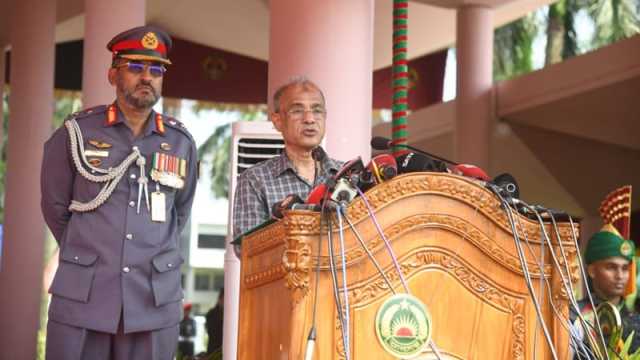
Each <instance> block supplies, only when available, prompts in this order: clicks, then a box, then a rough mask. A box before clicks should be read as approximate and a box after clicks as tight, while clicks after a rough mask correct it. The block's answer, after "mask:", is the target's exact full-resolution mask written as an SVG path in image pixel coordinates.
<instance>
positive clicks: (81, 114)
mask: <svg viewBox="0 0 640 360" xmlns="http://www.w3.org/2000/svg"><path fill="white" fill-rule="evenodd" d="M105 111H107V105H98V106H94V107H90V108H88V109H84V110H80V111H76V112H74V113H72V114H71V115H69V116H67V118H66V120H69V119H72V118H75V119H76V120H79V119H82V118H84V117H87V116H89V115H95V114H101V113H104V112H105Z"/></svg>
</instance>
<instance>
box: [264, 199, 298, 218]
mask: <svg viewBox="0 0 640 360" xmlns="http://www.w3.org/2000/svg"><path fill="white" fill-rule="evenodd" d="M294 204H302V199H301V198H300V196H298V195H296V194H289V195H287V196H285V198H284V199H282V200H280V201H278V202H277V203H275V204H273V208H272V209H271V216H272V217H273V218H276V219H282V218H283V217H284V210H287V209H291V208H292V207H293V205H294Z"/></svg>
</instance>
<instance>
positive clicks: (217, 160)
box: [194, 102, 267, 199]
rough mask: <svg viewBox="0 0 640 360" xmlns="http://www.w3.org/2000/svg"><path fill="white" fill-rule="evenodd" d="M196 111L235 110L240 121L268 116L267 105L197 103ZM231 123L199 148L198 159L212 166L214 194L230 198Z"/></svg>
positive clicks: (212, 188) (214, 133) (222, 127)
mask: <svg viewBox="0 0 640 360" xmlns="http://www.w3.org/2000/svg"><path fill="white" fill-rule="evenodd" d="M194 110H195V111H196V113H199V112H201V111H204V110H216V111H219V112H234V113H236V114H237V115H238V120H239V121H256V120H259V119H262V118H265V117H266V111H267V108H266V105H242V104H214V103H203V102H198V103H196V106H195V109H194ZM230 155H231V124H225V125H222V126H219V127H217V128H216V130H215V131H214V132H213V134H211V136H209V138H208V139H207V140H206V141H205V142H204V143H203V144H202V145H200V147H199V148H198V160H200V161H201V164H205V166H210V168H211V191H212V192H213V194H214V196H216V197H221V198H227V199H228V198H229V174H230V172H231V168H230V163H231V161H230V160H231V158H230Z"/></svg>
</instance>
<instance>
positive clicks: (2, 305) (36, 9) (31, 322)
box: [0, 0, 56, 359]
mask: <svg viewBox="0 0 640 360" xmlns="http://www.w3.org/2000/svg"><path fill="white" fill-rule="evenodd" d="M12 10H13V14H12V16H11V45H12V48H11V50H12V51H11V98H10V100H9V107H10V111H11V116H10V119H9V137H8V138H9V140H8V143H7V146H8V148H7V149H8V160H7V172H6V174H7V178H6V191H5V194H6V198H5V230H4V244H3V247H4V248H3V251H2V265H1V266H2V268H1V270H0V294H2V295H1V296H0V329H3V330H2V336H0V359H35V358H36V334H37V331H38V326H39V317H40V300H41V298H42V273H43V265H42V264H43V251H44V240H45V224H44V220H43V219H42V215H41V212H40V165H41V162H42V145H43V143H44V141H45V140H46V138H47V137H48V136H49V135H50V134H51V131H52V128H53V125H52V118H53V101H54V99H53V71H54V61H55V57H54V53H55V43H54V33H55V19H56V3H55V1H39V0H22V1H14V2H13V9H12Z"/></svg>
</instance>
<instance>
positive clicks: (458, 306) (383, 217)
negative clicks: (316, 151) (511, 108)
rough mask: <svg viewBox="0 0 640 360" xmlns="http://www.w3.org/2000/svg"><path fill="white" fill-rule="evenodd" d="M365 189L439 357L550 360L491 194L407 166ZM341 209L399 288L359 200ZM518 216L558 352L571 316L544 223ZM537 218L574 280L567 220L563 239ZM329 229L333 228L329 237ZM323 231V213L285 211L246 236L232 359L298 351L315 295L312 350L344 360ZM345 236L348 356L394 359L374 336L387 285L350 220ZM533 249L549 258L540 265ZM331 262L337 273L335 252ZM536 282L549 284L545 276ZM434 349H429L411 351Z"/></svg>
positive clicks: (562, 352)
mask: <svg viewBox="0 0 640 360" xmlns="http://www.w3.org/2000/svg"><path fill="white" fill-rule="evenodd" d="M366 196H367V198H368V200H369V203H370V204H371V206H372V208H373V209H374V212H375V214H376V217H377V219H378V222H379V223H380V225H381V227H382V229H383V231H384V233H385V235H386V237H387V239H389V241H390V242H391V245H392V247H393V249H394V252H395V254H396V256H397V258H398V261H399V263H400V268H401V271H402V273H403V275H404V278H405V279H406V280H407V283H408V286H409V288H410V291H411V293H412V294H413V295H414V296H416V297H418V298H419V299H420V300H421V301H422V302H423V303H424V304H425V305H426V306H427V308H428V310H429V312H430V314H431V318H432V321H433V323H432V326H433V331H432V336H431V339H432V340H433V342H434V343H435V345H436V346H437V348H438V349H439V351H440V354H441V355H442V358H445V359H509V360H514V359H517V360H520V359H523V360H524V359H533V355H534V347H536V350H535V351H536V353H537V359H551V352H550V350H549V347H548V345H547V343H546V342H545V339H544V336H543V333H542V331H541V329H540V327H539V326H538V327H537V328H536V323H537V318H536V313H535V308H534V306H533V301H532V299H531V296H530V294H529V291H528V289H527V286H526V283H525V278H524V272H523V270H522V266H521V263H520V260H519V257H518V254H517V252H516V246H515V243H514V240H513V235H512V231H511V227H510V224H509V222H508V218H507V215H506V214H505V211H504V210H503V209H502V208H501V207H500V202H499V200H498V199H497V197H496V196H495V195H494V194H493V193H491V192H490V191H488V190H487V189H485V188H483V187H481V186H479V185H477V184H476V183H475V182H473V181H472V180H469V179H466V178H462V177H459V176H454V175H449V174H442V173H412V174H406V175H402V176H398V177H396V178H394V179H393V180H391V181H389V182H386V183H383V184H381V185H379V186H377V187H375V188H373V189H371V190H370V191H369V192H367V194H366ZM514 213H515V212H514ZM332 216H335V214H334V215H332ZM347 216H348V217H349V219H350V220H351V222H352V223H353V224H354V226H355V227H356V228H357V230H358V232H359V233H360V234H361V236H362V238H363V239H364V241H365V243H366V244H367V247H368V248H369V250H370V251H371V252H372V253H373V254H374V256H375V257H376V259H377V260H378V262H379V263H380V265H381V266H382V268H383V270H384V271H385V273H386V274H387V276H388V277H389V279H390V280H391V284H392V285H393V286H394V288H395V290H396V291H397V292H403V287H402V284H401V282H400V279H399V276H398V273H397V272H396V270H395V268H394V265H393V263H392V261H391V257H390V256H389V254H388V253H387V251H386V249H385V245H384V243H383V241H382V239H381V238H380V236H378V233H377V231H376V229H375V227H374V226H373V222H372V221H371V219H370V217H369V213H368V211H367V208H366V206H365V204H364V201H363V199H361V198H356V199H355V200H354V201H353V202H352V203H351V204H350V205H349V206H348V207H347ZM516 216H517V218H516V221H515V224H516V227H517V230H518V233H519V234H520V237H521V242H522V243H523V247H524V250H525V255H526V261H527V265H528V268H529V270H530V271H529V273H530V276H531V278H532V280H533V285H534V290H535V293H536V295H537V296H538V298H539V301H540V303H541V308H542V313H543V317H544V319H545V323H546V324H547V325H548V327H549V330H550V333H551V337H552V340H553V342H554V344H555V351H556V353H557V355H558V357H559V358H561V359H566V358H567V357H568V342H569V336H568V332H567V329H566V324H565V323H564V322H563V321H562V320H561V318H563V319H567V318H568V300H567V293H566V291H565V290H564V287H563V284H562V278H563V276H562V274H560V273H559V272H558V270H557V269H556V268H555V267H554V266H552V265H551V262H550V261H549V259H550V256H551V255H550V249H549V247H548V246H547V245H546V243H545V245H542V242H543V241H544V238H543V237H542V236H543V235H542V233H541V227H540V224H539V223H538V222H537V221H532V220H530V219H528V218H526V217H523V216H521V215H516ZM345 225H346V224H345ZM545 227H546V229H547V232H548V233H549V234H550V235H551V242H552V244H553V247H554V251H555V253H556V254H559V253H560V250H559V246H560V245H562V246H563V250H564V252H565V254H566V258H567V261H568V262H569V264H568V268H569V270H570V274H569V275H570V277H571V278H572V281H577V279H578V270H579V269H578V266H577V263H576V261H577V260H576V249H575V246H574V245H573V241H571V239H572V236H573V234H572V233H571V232H572V228H571V226H569V224H567V223H562V222H559V223H558V230H559V231H558V232H559V234H560V236H559V237H558V236H557V235H556V233H555V231H554V229H553V228H552V226H551V225H550V224H545ZM336 228H337V225H334V226H333V234H334V238H335V239H337V238H338V236H337V229H336ZM320 233H321V229H320V215H319V213H316V212H311V211H289V212H287V213H286V215H285V218H284V219H283V220H281V221H279V222H277V223H274V224H271V225H269V226H267V227H265V228H263V229H260V230H258V231H256V232H255V233H253V234H251V235H249V236H247V237H245V238H244V239H243V243H242V270H241V285H240V286H241V290H240V321H239V334H238V335H239V343H238V357H239V359H258V358H264V359H267V358H268V359H302V358H303V357H304V351H305V347H306V339H307V335H308V333H309V329H310V328H311V324H312V322H313V312H314V305H313V304H314V298H315V296H317V309H316V311H317V313H316V314H317V315H316V328H317V341H316V345H315V353H314V359H316V360H319V359H323V360H324V359H327V360H328V359H344V358H345V354H344V344H343V343H342V342H343V340H342V336H341V332H340V321H339V319H338V313H337V310H336V307H335V304H334V297H333V289H332V283H331V276H330V272H329V257H328V245H327V228H326V223H325V224H323V229H322V237H321V238H320V236H319V235H320ZM344 234H345V238H344V239H345V261H346V275H347V290H348V295H349V303H350V306H351V310H350V318H351V322H350V328H351V334H350V348H351V353H352V356H351V358H352V359H367V360H370V359H395V357H393V356H392V355H391V354H389V353H387V352H385V350H384V349H383V348H382V346H381V345H380V344H379V342H378V340H377V338H376V334H375V330H374V319H375V316H376V312H377V310H378V308H379V307H380V305H381V304H382V302H383V301H384V300H385V299H387V298H388V297H389V296H390V295H391V294H392V291H391V289H389V287H388V285H387V283H386V282H385V281H384V278H383V277H382V276H381V275H380V274H379V273H378V271H377V270H376V268H375V266H374V265H373V263H372V261H371V260H370V259H369V258H368V256H367V254H366V252H365V251H364V249H363V248H362V246H361V245H360V243H359V242H358V241H357V239H356V238H355V236H354V234H353V232H352V231H351V230H350V229H349V228H348V227H347V228H345V229H344ZM576 236H577V234H576ZM319 240H320V241H319ZM319 247H320V251H319V256H318V248H319ZM336 250H337V249H336ZM336 253H337V252H336ZM541 256H544V259H546V261H545V263H546V264H545V265H544V266H543V267H542V269H541V268H540V265H539V264H540V260H541ZM337 265H338V272H339V276H341V272H342V270H343V269H342V267H341V265H340V261H337ZM561 265H563V266H564V262H563V263H562V264H561ZM316 266H319V272H318V274H319V276H318V278H317V279H316ZM564 277H565V278H566V274H565V276H564ZM544 279H546V280H547V281H545V282H541V280H544ZM316 281H317V282H318V284H317V285H318V286H317V289H318V292H317V295H316V290H315V289H316ZM541 284H543V286H544V287H545V288H544V289H541V288H540V286H541ZM547 284H548V285H547ZM548 286H550V288H547V287H548ZM541 290H542V294H543V296H542V297H541V296H540V294H541ZM341 291H342V289H341ZM550 297H551V299H552V300H553V301H550V300H549V299H550ZM552 304H553V306H554V307H555V311H554V308H552V306H551V305H552ZM556 311H557V312H558V313H556ZM558 315H560V316H558ZM536 332H537V334H536ZM435 358H436V357H435V355H434V354H433V353H431V352H430V350H429V348H427V350H425V352H424V353H423V354H421V355H419V356H418V357H417V359H435Z"/></svg>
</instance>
